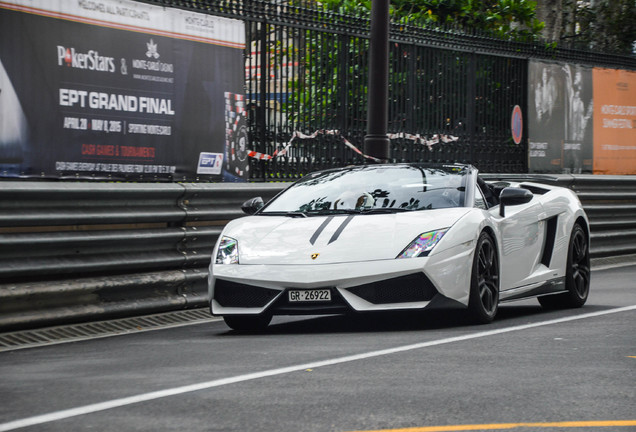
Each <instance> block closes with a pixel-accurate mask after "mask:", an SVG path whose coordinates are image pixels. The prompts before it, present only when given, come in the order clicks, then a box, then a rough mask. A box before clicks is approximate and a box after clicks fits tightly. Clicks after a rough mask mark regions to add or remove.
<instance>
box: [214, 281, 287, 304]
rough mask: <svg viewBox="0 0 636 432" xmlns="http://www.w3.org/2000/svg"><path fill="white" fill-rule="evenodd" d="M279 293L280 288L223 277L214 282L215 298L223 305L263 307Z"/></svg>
mask: <svg viewBox="0 0 636 432" xmlns="http://www.w3.org/2000/svg"><path fill="white" fill-rule="evenodd" d="M278 293H280V291H278V290H273V289H269V288H262V287H257V286H254V285H245V284H240V283H236V282H230V281H226V280H222V279H217V280H216V283H215V284H214V300H216V301H217V302H218V303H219V304H220V305H221V306H223V307H245V308H250V307H253V308H262V307H264V306H265V305H267V303H269V302H270V301H271V300H272V299H273V298H274V297H276V295H277V294H278Z"/></svg>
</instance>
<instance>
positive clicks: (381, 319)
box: [222, 303, 555, 336]
mask: <svg viewBox="0 0 636 432" xmlns="http://www.w3.org/2000/svg"><path fill="white" fill-rule="evenodd" d="M550 312H551V311H546V310H545V309H543V308H541V306H540V305H539V304H538V303H537V304H536V305H535V304H520V305H516V304H515V305H502V306H500V307H499V311H498V313H497V317H496V319H495V321H494V322H493V323H491V324H487V325H483V324H477V323H475V322H474V321H473V320H472V319H471V318H470V316H469V315H468V314H467V311H466V310H464V309H438V310H429V311H399V312H366V313H360V314H349V315H325V316H299V317H295V318H293V319H292V320H289V317H281V318H274V320H273V322H272V324H270V325H269V326H268V327H267V328H266V329H264V330H262V331H259V332H250V333H247V332H238V331H234V330H228V331H227V332H225V333H222V335H227V336H240V335H245V334H270V335H281V334H290V335H295V334H323V333H326V334H329V333H368V332H371V333H373V332H408V331H422V330H441V329H458V328H462V327H467V328H471V329H473V330H474V329H476V328H478V329H480V330H481V329H483V330H487V329H490V328H493V329H494V328H498V327H502V326H505V325H509V324H510V323H511V322H514V321H518V320H519V319H524V321H523V323H524V324H525V323H527V318H533V317H537V316H545V319H552V318H555V316H554V314H553V313H550ZM542 318H543V317H542Z"/></svg>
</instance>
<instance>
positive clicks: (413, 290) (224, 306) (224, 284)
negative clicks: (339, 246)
mask: <svg viewBox="0 0 636 432" xmlns="http://www.w3.org/2000/svg"><path fill="white" fill-rule="evenodd" d="M471 259H472V256H471V254H470V253H467V252H466V251H459V250H455V248H453V249H451V250H449V251H447V253H442V254H437V255H436V256H434V257H422V258H412V259H395V260H382V261H368V262H357V263H342V264H318V265H294V266H286V265H218V264H214V265H212V266H211V268H210V279H209V295H210V308H211V311H212V313H213V314H214V315H234V314H238V315H246V314H260V313H264V312H267V313H270V314H272V315H297V314H311V315H314V314H328V313H334V314H336V313H346V312H352V311H360V312H361V311H389V310H401V309H424V308H426V307H428V306H429V305H431V303H438V302H440V301H441V300H448V299H450V300H454V302H451V303H459V304H463V305H467V304H468V287H469V273H470V272H469V271H466V269H470V266H469V265H467V263H468V262H469V261H470V260H471ZM290 289H329V290H330V291H331V301H330V302H302V303H297V302H290V301H289V299H288V295H287V292H288V290H290ZM442 303H443V302H442Z"/></svg>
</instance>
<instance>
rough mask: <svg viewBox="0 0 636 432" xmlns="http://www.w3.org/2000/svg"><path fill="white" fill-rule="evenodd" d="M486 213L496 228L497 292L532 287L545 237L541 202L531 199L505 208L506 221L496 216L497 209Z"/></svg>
mask: <svg viewBox="0 0 636 432" xmlns="http://www.w3.org/2000/svg"><path fill="white" fill-rule="evenodd" d="M489 211H490V212H491V215H492V217H493V220H495V221H496V223H497V224H498V225H499V233H500V238H499V242H498V243H499V248H500V267H501V269H500V277H501V280H500V288H499V289H500V291H505V290H507V289H512V288H516V287H520V286H523V285H527V284H529V283H532V282H533V280H532V279H533V273H534V272H535V270H536V269H537V266H538V265H539V261H540V258H541V251H542V248H543V238H544V237H545V234H544V230H545V222H544V221H543V220H542V219H544V218H545V215H544V214H545V212H544V209H543V206H542V205H541V202H540V200H539V199H538V197H537V196H534V197H533V198H532V200H531V201H530V202H528V203H527V204H520V205H514V206H507V207H506V210H505V217H501V216H500V215H499V206H497V207H495V208H492V209H490V210H489Z"/></svg>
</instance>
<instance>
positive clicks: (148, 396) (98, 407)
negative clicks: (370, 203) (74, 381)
mask: <svg viewBox="0 0 636 432" xmlns="http://www.w3.org/2000/svg"><path fill="white" fill-rule="evenodd" d="M631 310H636V305H632V306H625V307H621V308H616V309H609V310H604V311H599V312H591V313H586V314H582V315H576V316H570V317H565V318H558V319H553V320H548V321H541V322H537V323H531V324H523V325H518V326H513V327H507V328H501V329H495V330H487V331H482V332H478V333H472V334H468V335H464V336H456V337H451V338H445V339H439V340H434V341H428V342H421V343H416V344H411V345H404V346H400V347H395V348H388V349H384V350H378V351H370V352H367V353H362V354H356V355H350V356H344V357H338V358H334V359H329V360H322V361H315V362H310V363H304V364H299V365H295V366H288V367H284V368H279V369H270V370H266V371H262V372H254V373H249V374H245V375H238V376H235V377H229V378H222V379H217V380H213V381H207V382H202V383H199V384H191V385H186V386H182V387H175V388H171V389H166V390H159V391H155V392H150V393H144V394H140V395H136V396H130V397H125V398H121V399H114V400H110V401H106V402H101V403H96V404H90V405H84V406H81V407H77V408H71V409H67V410H62V411H57V412H52V413H49V414H42V415H38V416H34V417H27V418H24V419H20V420H15V421H11V422H8V423H2V424H0V432H4V431H10V430H15V429H20V428H23V427H27V426H34V425H38V424H43V423H50V422H54V421H57V420H62V419H67V418H71V417H77V416H81V415H85V414H91V413H95V412H99V411H105V410H109V409H113V408H118V407H122V406H126V405H132V404H136V403H140V402H147V401H151V400H154V399H160V398H165V397H169V396H176V395H180V394H184V393H191V392H195V391H199V390H206V389H210V388H214V387H221V386H224V385H229V384H235V383H239V382H245V381H251V380H256V379H260V378H266V377H270V376H275V375H284V374H288V373H292V372H298V371H303V370H305V369H316V368H319V367H324V366H331V365H336V364H342V363H348V362H353V361H358V360H364V359H369V358H373V357H380V356H384V355H389V354H395V353H400V352H405V351H412V350H417V349H422V348H428V347H432V346H437V345H444V344H449V343H454V342H461V341H466V340H471V339H478V338H483V337H488V336H496V335H499V334H503V333H510V332H515V331H521V330H527V329H531V328H536V327H543V326H548V325H552V324H561V323H566V322H570V321H577V320H582V319H587V318H594V317H599V316H603V315H609V314H615V313H620V312H625V311H631Z"/></svg>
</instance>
